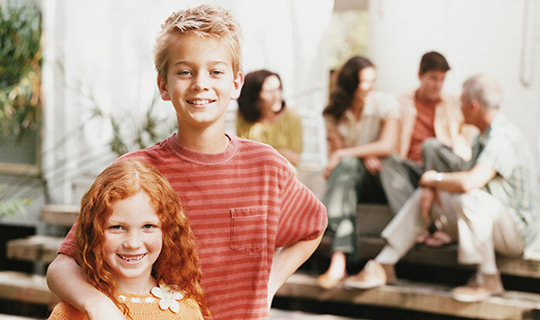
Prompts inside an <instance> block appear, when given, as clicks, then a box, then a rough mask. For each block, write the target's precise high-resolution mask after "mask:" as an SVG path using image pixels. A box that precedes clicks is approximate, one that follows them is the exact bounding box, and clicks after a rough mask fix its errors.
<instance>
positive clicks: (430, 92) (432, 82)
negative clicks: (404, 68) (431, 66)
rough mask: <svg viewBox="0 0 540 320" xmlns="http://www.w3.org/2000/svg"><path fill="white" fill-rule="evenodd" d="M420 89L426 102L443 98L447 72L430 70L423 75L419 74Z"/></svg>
mask: <svg viewBox="0 0 540 320" xmlns="http://www.w3.org/2000/svg"><path fill="white" fill-rule="evenodd" d="M418 77H419V78H420V88H419V89H418V92H419V94H420V95H421V96H422V98H423V99H424V100H427V101H438V100H439V99H440V98H441V90H442V87H443V84H444V78H445V77H446V71H442V70H429V71H426V72H425V73H423V74H419V75H418Z"/></svg>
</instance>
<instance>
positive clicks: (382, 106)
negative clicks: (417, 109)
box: [376, 92, 401, 119]
mask: <svg viewBox="0 0 540 320" xmlns="http://www.w3.org/2000/svg"><path fill="white" fill-rule="evenodd" d="M376 94H377V95H376V100H377V109H378V110H379V114H380V116H381V118H383V119H389V118H392V119H399V118H400V116H401V112H400V108H399V102H398V100H397V99H396V97H394V96H393V95H390V94H385V93H381V92H377V93H376Z"/></svg>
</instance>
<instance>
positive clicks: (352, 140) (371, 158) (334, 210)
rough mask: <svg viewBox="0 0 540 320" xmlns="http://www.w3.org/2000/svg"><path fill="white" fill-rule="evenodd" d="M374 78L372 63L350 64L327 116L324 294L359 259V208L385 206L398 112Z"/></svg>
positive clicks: (344, 69) (338, 79)
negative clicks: (329, 241)
mask: <svg viewBox="0 0 540 320" xmlns="http://www.w3.org/2000/svg"><path fill="white" fill-rule="evenodd" d="M376 75H377V73H376V70H375V66H374V65H373V63H371V61H369V60H368V59H366V58H364V57H360V56H356V57H353V58H351V59H349V60H348V61H347V62H346V63H345V64H344V65H343V66H342V67H341V68H340V70H339V71H338V74H337V77H336V80H335V83H334V88H333V91H332V92H331V95H330V101H329V103H328V106H327V107H326V108H325V109H324V111H323V116H324V119H325V124H326V133H327V139H328V152H329V153H328V154H329V156H328V164H327V167H326V168H325V172H324V174H325V177H326V178H328V184H327V192H326V194H325V196H324V199H323V202H324V203H325V205H326V208H327V211H328V217H329V220H328V222H329V223H328V227H329V229H330V230H331V232H332V234H333V245H332V257H331V261H330V267H329V268H328V270H327V271H326V272H325V273H324V274H322V275H321V276H319V279H318V282H319V285H320V286H321V287H323V288H332V287H335V286H336V285H338V284H339V283H340V282H341V281H342V280H343V279H344V278H345V277H346V276H347V271H346V260H347V256H350V257H355V256H356V242H357V239H356V231H355V230H356V207H357V205H358V203H360V202H372V203H373V202H386V198H385V194H384V191H383V189H382V186H381V181H380V178H379V171H381V170H382V168H383V165H384V164H383V162H384V160H383V159H384V158H385V157H387V156H389V155H391V154H392V153H393V152H394V149H395V144H396V141H397V134H398V118H399V106H398V103H397V101H396V100H395V99H394V98H393V97H391V96H388V95H383V94H382V93H380V92H374V91H373V89H374V86H375V80H376Z"/></svg>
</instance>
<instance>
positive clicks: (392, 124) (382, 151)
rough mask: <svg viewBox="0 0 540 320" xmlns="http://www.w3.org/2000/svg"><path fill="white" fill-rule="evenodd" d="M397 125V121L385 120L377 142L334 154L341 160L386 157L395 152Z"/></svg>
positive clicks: (393, 119)
mask: <svg viewBox="0 0 540 320" xmlns="http://www.w3.org/2000/svg"><path fill="white" fill-rule="evenodd" d="M398 125H399V123H398V119H395V118H387V119H385V120H383V126H382V129H381V134H380V135H379V139H378V140H375V141H373V142H371V143H367V144H364V145H361V146H356V147H351V148H343V149H340V150H337V151H336V152H337V153H338V154H339V156H340V157H341V158H345V157H356V158H365V157H367V156H375V157H387V156H389V155H390V154H392V152H394V151H395V147H396V141H397V136H398Z"/></svg>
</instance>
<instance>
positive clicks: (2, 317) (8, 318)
mask: <svg viewBox="0 0 540 320" xmlns="http://www.w3.org/2000/svg"><path fill="white" fill-rule="evenodd" d="M0 320H39V319H38V318H28V317H22V316H13V315H9V314H0Z"/></svg>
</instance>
